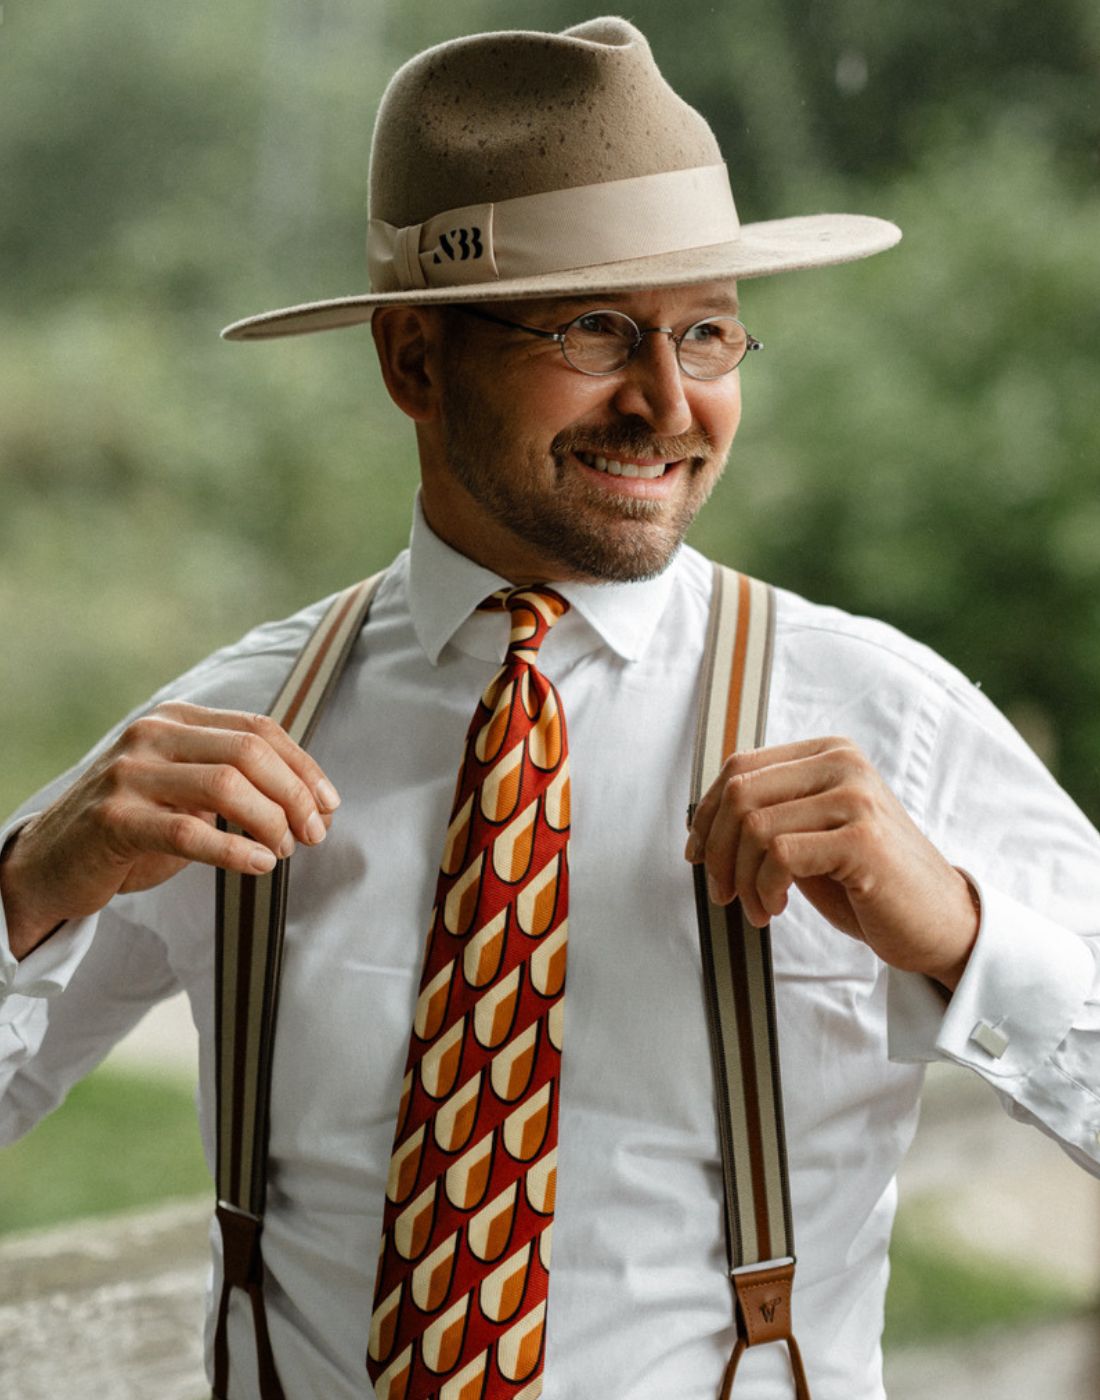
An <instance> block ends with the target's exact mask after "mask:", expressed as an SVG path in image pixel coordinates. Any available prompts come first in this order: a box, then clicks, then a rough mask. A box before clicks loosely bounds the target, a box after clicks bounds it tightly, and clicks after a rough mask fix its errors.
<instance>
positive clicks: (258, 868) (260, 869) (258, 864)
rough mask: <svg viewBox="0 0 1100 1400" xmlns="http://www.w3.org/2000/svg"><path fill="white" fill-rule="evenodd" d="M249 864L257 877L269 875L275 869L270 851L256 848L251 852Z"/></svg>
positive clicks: (260, 847) (273, 858)
mask: <svg viewBox="0 0 1100 1400" xmlns="http://www.w3.org/2000/svg"><path fill="white" fill-rule="evenodd" d="M249 864H250V865H251V866H252V869H253V870H254V871H255V872H256V874H257V875H269V874H270V873H271V872H272V871H273V870H274V869H275V856H274V854H273V853H272V852H271V851H267V850H264V848H263V847H262V846H257V847H255V848H254V850H253V852H252V857H251V859H250V861H249Z"/></svg>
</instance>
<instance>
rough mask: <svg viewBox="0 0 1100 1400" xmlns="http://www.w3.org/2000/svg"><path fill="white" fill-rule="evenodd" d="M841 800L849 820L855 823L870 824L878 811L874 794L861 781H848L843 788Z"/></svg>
mask: <svg viewBox="0 0 1100 1400" xmlns="http://www.w3.org/2000/svg"><path fill="white" fill-rule="evenodd" d="M843 800H844V805H845V807H846V808H847V810H848V814H849V820H850V821H851V822H853V823H855V824H863V823H867V824H870V823H871V822H872V821H873V819H874V817H875V815H876V813H877V811H878V802H877V800H876V798H875V794H874V793H873V792H871V791H870V790H869V789H868V788H867V787H865V786H864V785H863V784H862V783H858V782H856V783H849V784H848V785H847V786H846V787H845V788H844V789H843Z"/></svg>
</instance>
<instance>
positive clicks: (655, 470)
mask: <svg viewBox="0 0 1100 1400" xmlns="http://www.w3.org/2000/svg"><path fill="white" fill-rule="evenodd" d="M577 456H578V457H579V458H580V459H581V461H582V462H583V463H584V464H585V466H588V467H595V468H596V470H597V471H598V472H607V474H608V476H639V477H641V478H642V480H643V481H653V480H655V479H656V478H657V477H659V476H664V474H665V468H666V467H667V466H668V463H667V462H655V463H654V464H653V465H652V466H651V467H644V466H642V465H641V464H640V463H638V462H616V461H615V459H614V458H613V457H598V456H597V455H596V454H595V453H594V452H578V453H577Z"/></svg>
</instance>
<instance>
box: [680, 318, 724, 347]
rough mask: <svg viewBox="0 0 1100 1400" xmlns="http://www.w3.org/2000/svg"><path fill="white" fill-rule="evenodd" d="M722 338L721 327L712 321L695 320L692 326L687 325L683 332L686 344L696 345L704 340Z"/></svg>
mask: <svg viewBox="0 0 1100 1400" xmlns="http://www.w3.org/2000/svg"><path fill="white" fill-rule="evenodd" d="M722 338H723V327H722V326H721V325H719V324H716V323H715V322H714V321H697V322H696V324H695V325H694V326H689V327H688V328H687V330H686V331H685V332H684V342H685V344H688V345H693V344H694V345H698V344H699V343H700V342H701V341H704V340H721V339H722Z"/></svg>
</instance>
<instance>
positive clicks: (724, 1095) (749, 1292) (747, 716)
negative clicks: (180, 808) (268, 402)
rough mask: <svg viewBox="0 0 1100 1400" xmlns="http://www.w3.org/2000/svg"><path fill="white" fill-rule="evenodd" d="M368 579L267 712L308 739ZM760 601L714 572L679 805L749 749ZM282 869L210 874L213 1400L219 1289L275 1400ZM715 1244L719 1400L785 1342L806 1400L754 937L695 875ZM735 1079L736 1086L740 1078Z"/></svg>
mask: <svg viewBox="0 0 1100 1400" xmlns="http://www.w3.org/2000/svg"><path fill="white" fill-rule="evenodd" d="M380 577H381V575H375V576H374V577H373V578H371V579H368V580H366V581H365V582H364V583H360V584H356V585H355V586H354V587H352V588H349V589H348V590H346V592H344V593H342V594H340V595H339V596H338V597H337V598H336V599H335V600H334V601H333V603H332V604H331V606H330V608H329V610H328V612H327V613H326V614H325V616H324V618H323V619H322V621H321V622H320V623H319V624H318V626H317V628H316V630H315V631H314V633H313V634H312V636H311V637H310V639H309V641H308V642H307V643H306V646H305V648H304V649H303V651H302V653H301V655H300V656H299V658H298V660H297V661H296V662H295V665H294V668H293V670H292V671H291V674H290V676H289V677H288V679H287V681H286V683H285V684H284V686H283V688H282V690H281V691H280V693H279V697H278V699H277V700H276V702H275V704H274V705H273V706H272V709H271V712H270V713H271V714H272V716H273V718H275V719H277V720H279V721H280V723H282V724H283V725H284V727H285V728H286V729H287V730H288V732H289V733H290V735H291V737H292V738H294V739H295V740H296V741H297V742H298V743H301V744H303V745H304V744H305V743H306V742H308V739H309V737H310V735H311V734H312V732H313V727H314V725H315V723H316V721H317V719H318V717H319V715H320V711H321V708H322V707H323V705H324V703H325V702H326V701H327V699H328V697H329V695H330V694H331V692H332V690H333V688H334V687H335V684H336V682H337V680H338V679H339V676H340V672H341V671H342V669H343V666H344V664H345V662H346V661H347V658H348V656H349V654H350V652H351V649H352V647H353V646H354V644H355V639H356V637H357V636H358V633H359V630H360V629H361V627H362V626H363V623H364V622H365V620H366V616H367V612H368V609H369V607H370V601H371V598H372V596H373V593H374V591H375V589H376V587H377V584H378V582H379V579H380ZM773 626H774V604H773V598H772V593H771V590H770V589H769V588H767V587H766V586H765V585H763V584H760V583H757V582H755V581H753V580H750V579H748V578H745V577H744V576H743V575H739V574H735V573H733V572H732V571H731V570H729V569H725V568H722V567H721V566H718V565H716V566H715V571H714V590H713V595H712V600H711V616H710V625H709V629H708V635H707V642H706V651H705V655H704V663H703V683H702V690H701V697H700V700H701V704H700V713H699V722H698V728H697V732H696V751H695V762H694V766H693V773H692V808H693V809H694V806H695V804H696V803H697V802H698V800H699V797H700V796H701V795H702V793H703V792H704V791H705V790H706V788H707V787H708V786H709V784H710V782H711V781H713V779H714V777H715V776H716V775H717V773H718V770H719V769H720V768H721V766H722V762H723V759H724V758H725V756H726V754H728V753H730V752H732V751H733V750H734V749H735V748H752V747H757V746H759V745H760V744H761V743H762V742H763V738H764V719H765V714H766V710H767V688H768V677H769V673H770V667H771V645H772V631H773ZM287 868H288V862H287V861H280V862H279V864H278V865H277V866H276V867H275V870H274V871H273V872H272V874H271V875H267V876H262V877H251V876H239V875H235V874H233V873H231V872H223V871H219V872H218V913H217V923H218V936H217V945H218V950H217V1005H216V1041H217V1044H216V1084H217V1097H218V1112H217V1187H218V1208H217V1216H218V1220H219V1223H220V1225H221V1230H222V1243H223V1258H224V1280H223V1286H222V1294H221V1299H220V1302H219V1307H218V1317H217V1323H216V1330H215V1342H214V1397H215V1400H224V1397H225V1396H226V1393H227V1387H228V1376H229V1355H228V1338H227V1318H228V1305H229V1295H230V1292H231V1290H232V1289H233V1288H234V1287H240V1288H242V1289H244V1291H245V1292H246V1293H247V1294H248V1296H249V1298H250V1300H251V1303H252V1313H253V1321H254V1325H255V1331H256V1351H257V1362H258V1372H259V1379H260V1395H261V1400H283V1390H282V1388H281V1386H280V1384H279V1380H278V1376H277V1374H276V1371H275V1365H274V1359H273V1356H272V1352H271V1344H270V1339H269V1337H268V1332H267V1320H266V1314H265V1310H264V1304H263V1260H262V1254H261V1247H260V1235H261V1232H262V1228H263V1212H264V1198H265V1196H266V1190H267V1126H268V1124H267V1115H268V1106H269V1101H270V1090H271V1053H272V1046H273V1038H274V1027H275V1012H276V1006H277V1000H278V982H279V973H280V967H281V957H282V937H283V925H284V922H285V918H286V880H287ZM695 880H696V902H697V907H698V912H699V928H700V937H701V940H702V949H703V968H704V975H705V976H704V980H705V984H706V1001H707V1020H708V1026H709V1029H710V1036H711V1047H712V1057H713V1066H714V1075H715V1081H716V1094H717V1102H718V1122H719V1138H720V1142H721V1149H722V1170H723V1179H724V1183H725V1205H726V1236H727V1253H728V1258H729V1269H730V1276H731V1279H732V1281H733V1284H734V1288H735V1295H736V1299H737V1302H736V1307H737V1328H738V1341H737V1346H736V1348H735V1349H734V1353H733V1355H732V1356H731V1358H730V1363H729V1365H728V1367H727V1369H726V1374H725V1377H724V1378H723V1384H722V1396H723V1397H728V1395H729V1393H730V1387H731V1386H732V1383H733V1377H734V1373H735V1371H736V1368H737V1363H738V1361H739V1359H740V1356H741V1354H742V1353H743V1351H744V1350H745V1348H746V1347H747V1346H750V1345H754V1344H756V1343H760V1342H765V1341H774V1340H785V1341H786V1342H787V1344H788V1346H789V1348H790V1351H791V1363H792V1367H793V1370H794V1375H795V1384H796V1400H809V1390H808V1388H807V1386H806V1380H805V1376H804V1374H803V1372H802V1363H801V1358H800V1357H799V1354H798V1348H797V1344H796V1343H795V1341H794V1338H793V1336H791V1332H790V1294H791V1283H792V1280H793V1274H794V1257H793V1256H794V1241H793V1236H792V1232H791V1223H790V1202H789V1193H788V1188H787V1164H786V1151H785V1146H784V1141H783V1116H782V1105H781V1098H780V1089H779V1062H778V1053H777V1048H776V1037H775V1009H774V1002H773V993H772V973H771V955H770V942H769V937H768V931H767V929H763V930H757V929H753V928H752V927H751V926H750V925H747V924H743V921H742V920H741V918H740V907H739V906H738V905H733V906H731V907H730V909H728V910H727V909H723V908H720V907H718V906H715V905H711V904H710V902H709V900H708V899H707V894H706V882H705V879H704V878H703V876H702V874H701V870H700V868H699V867H696V872H695ZM746 1070H748V1071H749V1072H748V1074H747V1075H746Z"/></svg>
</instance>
